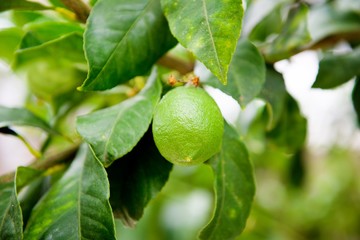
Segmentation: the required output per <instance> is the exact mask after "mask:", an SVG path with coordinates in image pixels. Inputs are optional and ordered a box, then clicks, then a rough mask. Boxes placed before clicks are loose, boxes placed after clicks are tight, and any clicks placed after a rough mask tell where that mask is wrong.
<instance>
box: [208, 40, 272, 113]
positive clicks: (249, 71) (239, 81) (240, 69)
mask: <svg viewBox="0 0 360 240" xmlns="http://www.w3.org/2000/svg"><path fill="white" fill-rule="evenodd" d="M265 72H266V67H265V62H264V59H263V57H262V55H261V54H260V52H259V51H258V50H257V48H256V47H255V46H254V45H253V44H252V43H251V42H249V41H248V40H241V41H239V42H238V45H237V48H236V52H235V54H234V57H233V59H232V61H231V65H230V68H229V73H228V79H229V81H228V84H227V85H222V84H220V83H219V81H218V80H217V79H215V78H210V79H209V80H208V81H206V82H205V83H206V84H208V85H210V86H213V87H216V88H219V89H221V90H222V91H223V92H225V93H227V94H229V95H230V96H232V97H233V98H234V99H236V100H237V101H238V102H239V103H240V104H242V105H243V106H245V105H246V104H248V103H249V102H250V101H251V100H253V99H254V98H255V97H256V96H257V95H258V94H259V93H260V91H261V89H262V87H263V85H264V83H265Z"/></svg>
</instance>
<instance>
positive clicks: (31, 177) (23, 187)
mask: <svg viewBox="0 0 360 240" xmlns="http://www.w3.org/2000/svg"><path fill="white" fill-rule="evenodd" d="M44 177H45V176H44V175H43V171H39V170H35V169H32V168H29V167H18V168H17V170H16V188H17V192H18V200H19V202H20V207H21V211H22V217H23V222H24V225H26V222H27V220H28V219H29V216H30V213H31V210H32V209H33V207H34V206H35V204H36V203H37V202H38V201H39V199H40V198H41V196H42V195H43V193H44V191H45V189H46V188H44V185H43V183H44V181H43V180H44Z"/></svg>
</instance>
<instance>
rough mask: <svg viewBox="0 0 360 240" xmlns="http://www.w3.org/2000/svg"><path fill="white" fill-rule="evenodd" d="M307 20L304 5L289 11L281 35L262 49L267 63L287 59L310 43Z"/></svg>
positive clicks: (306, 9)
mask: <svg viewBox="0 0 360 240" xmlns="http://www.w3.org/2000/svg"><path fill="white" fill-rule="evenodd" d="M307 18H308V7H307V5H305V4H299V5H298V6H296V7H294V8H292V9H291V10H290V11H289V13H288V17H287V20H286V21H285V24H284V26H283V27H282V31H281V33H280V34H279V35H278V36H277V37H276V38H275V40H274V41H272V42H271V43H269V44H268V45H267V46H266V47H265V48H264V49H263V52H264V55H265V58H266V59H267V60H268V61H270V62H276V61H279V60H282V59H285V58H289V57H290V56H292V55H294V53H297V52H299V51H300V50H301V49H302V48H303V47H304V46H305V45H307V44H308V43H309V42H310V41H311V37H310V34H309V32H308V30H307Z"/></svg>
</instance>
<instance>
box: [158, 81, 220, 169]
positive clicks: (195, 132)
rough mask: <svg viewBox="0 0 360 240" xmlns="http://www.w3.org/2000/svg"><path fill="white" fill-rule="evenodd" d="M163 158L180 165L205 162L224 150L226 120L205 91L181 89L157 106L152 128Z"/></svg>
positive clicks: (191, 88) (168, 94) (189, 87)
mask: <svg viewBox="0 0 360 240" xmlns="http://www.w3.org/2000/svg"><path fill="white" fill-rule="evenodd" d="M152 130H153V135H154V140H155V144H156V146H157V148H158V149H159V151H160V153H161V155H162V156H163V157H164V158H165V159H167V160H168V161H170V162H172V163H174V164H179V165H194V164H199V163H202V162H204V161H206V160H208V159H209V158H210V157H212V156H213V155H214V154H215V153H217V152H218V151H219V150H220V146H221V140H222V135H223V132H224V120H223V117H222V115H221V112H220V109H219V107H218V106H217V105H216V103H215V101H214V100H213V99H212V98H211V97H210V96H209V95H208V94H207V93H206V92H205V91H204V90H203V89H201V88H198V87H194V86H185V87H177V88H175V89H173V90H171V91H169V92H168V93H167V94H165V96H164V97H163V98H162V99H161V101H160V102H159V104H158V106H157V107H156V110H155V113H154V119H153V125H152Z"/></svg>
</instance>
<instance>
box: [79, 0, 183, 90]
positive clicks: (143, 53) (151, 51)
mask: <svg viewBox="0 0 360 240" xmlns="http://www.w3.org/2000/svg"><path fill="white" fill-rule="evenodd" d="M84 41H85V52H86V56H87V60H88V64H89V74H88V77H87V79H86V81H85V82H84V83H83V85H82V87H81V89H82V90H104V89H109V88H112V87H115V86H116V85H118V84H120V83H124V82H126V81H128V80H130V79H131V78H133V77H135V76H138V75H144V74H146V73H147V72H148V71H149V70H150V69H151V67H152V65H153V64H154V63H155V62H156V61H157V60H158V59H159V58H160V57H161V56H162V55H163V54H164V53H165V52H167V51H168V50H169V49H170V48H172V47H173V46H174V45H175V44H176V41H175V39H174V38H173V37H172V35H171V33H170V30H169V28H168V24H167V21H166V19H165V17H164V16H163V13H162V11H161V7H160V2H159V1H158V0H150V1H147V0H135V1H131V2H130V1H126V0H101V1H98V2H97V3H96V5H95V6H94V8H93V10H92V11H91V14H90V17H89V19H88V25H87V29H86V32H85V35H84Z"/></svg>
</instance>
